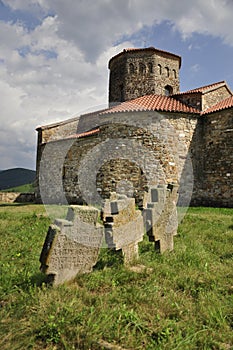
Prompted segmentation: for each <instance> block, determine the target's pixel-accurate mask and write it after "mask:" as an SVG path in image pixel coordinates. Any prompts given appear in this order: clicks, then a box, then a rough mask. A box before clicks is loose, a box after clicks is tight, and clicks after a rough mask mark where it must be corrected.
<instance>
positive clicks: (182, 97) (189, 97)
mask: <svg viewBox="0 0 233 350" xmlns="http://www.w3.org/2000/svg"><path fill="white" fill-rule="evenodd" d="M173 97H174V98H176V99H177V100H179V101H181V102H183V103H185V104H187V105H189V106H192V107H194V108H196V109H198V110H199V111H201V110H202V94H201V93H200V92H197V93H189V94H185V93H184V94H183V93H181V94H179V95H176V96H173Z"/></svg>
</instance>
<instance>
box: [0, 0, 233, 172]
mask: <svg viewBox="0 0 233 350" xmlns="http://www.w3.org/2000/svg"><path fill="white" fill-rule="evenodd" d="M3 2H4V3H5V4H6V5H8V6H10V7H11V8H12V10H20V11H27V14H28V16H29V14H30V13H32V14H33V15H34V16H37V17H38V18H39V19H40V24H39V25H38V26H37V27H36V28H34V29H30V30H29V29H27V27H26V26H25V24H23V21H21V20H20V19H19V21H17V22H12V23H11V22H8V23H6V22H4V21H0V43H1V44H0V93H1V126H2V130H4V133H3V135H2V134H1V144H2V146H1V147H2V148H1V150H2V152H3V153H1V154H4V156H2V157H1V163H0V169H2V168H4V167H7V166H9V164H11V166H14V164H13V163H14V162H15V164H16V158H15V157H16V154H18V158H19V162H20V161H21V163H22V165H26V164H29V163H30V162H31V161H32V159H33V157H35V155H34V153H33V152H34V150H35V134H34V132H33V130H34V129H35V127H36V126H37V125H39V124H45V123H49V122H53V121H55V120H61V119H65V118H67V117H70V116H72V115H74V114H76V113H77V112H79V111H84V110H86V109H88V108H89V107H91V106H97V108H98V106H99V105H102V104H105V103H106V102H107V89H108V69H107V62H108V60H109V59H110V57H111V56H113V55H114V54H116V53H118V52H119V51H121V50H122V49H123V48H124V47H129V46H133V44H132V43H131V42H122V41H123V39H122V38H123V37H124V38H127V36H128V37H129V36H130V35H131V34H133V33H135V32H137V31H139V30H140V29H141V28H142V27H143V26H145V25H147V26H152V25H153V24H154V23H159V22H161V21H163V20H169V21H170V22H172V23H173V26H174V28H176V29H178V30H179V31H180V32H181V33H182V35H183V37H184V38H185V37H187V36H190V35H192V33H194V32H198V33H208V34H211V35H216V36H220V37H221V38H223V40H224V41H225V42H226V43H228V44H229V45H232V46H233V31H232V30H231V26H232V13H233V5H232V2H231V1H226V0H209V1H208V2H207V1H203V0H193V1H192V2H190V1H186V0H180V1H178V0H165V1H161V0H119V1H116V0H96V1H93V0H76V1H73V0H66V1H64V0H56V1H51V0H4V1H3ZM42 14H44V17H43V16H42ZM45 14H47V15H46V16H45ZM51 14H52V15H51ZM115 42H120V44H119V45H118V46H115V47H114V43H115ZM192 69H193V70H195V69H198V67H193V68H192ZM12 138H13V139H14V142H12V143H11V141H10V140H12ZM6 152H7V153H8V157H7V156H6ZM10 152H11V153H10ZM4 159H5V160H4ZM6 159H8V161H6ZM10 159H11V160H10ZM17 164H18V163H17Z"/></svg>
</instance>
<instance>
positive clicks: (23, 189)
mask: <svg viewBox="0 0 233 350" xmlns="http://www.w3.org/2000/svg"><path fill="white" fill-rule="evenodd" d="M2 192H20V193H33V192H35V185H34V184H33V183H32V184H26V185H21V186H17V187H12V188H8V189H6V190H2Z"/></svg>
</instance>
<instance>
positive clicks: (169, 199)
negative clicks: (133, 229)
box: [143, 184, 178, 253]
mask: <svg viewBox="0 0 233 350" xmlns="http://www.w3.org/2000/svg"><path fill="white" fill-rule="evenodd" d="M177 190H178V186H177V185H173V184H169V185H168V186H165V185H164V186H159V187H157V188H154V187H153V188H150V190H149V195H148V194H147V198H149V199H150V200H152V202H149V203H147V206H146V208H145V209H144V211H143V218H144V226H145V230H146V232H147V235H148V236H149V240H150V241H151V242H155V248H156V249H159V251H160V252H161V253H163V252H165V251H166V250H173V236H174V235H175V234H176V233H177V227H178V219H177V210H176V202H177V198H178V192H177Z"/></svg>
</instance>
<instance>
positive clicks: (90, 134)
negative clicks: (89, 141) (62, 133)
mask: <svg viewBox="0 0 233 350" xmlns="http://www.w3.org/2000/svg"><path fill="white" fill-rule="evenodd" d="M99 131H100V129H99V128H96V129H92V130H88V131H85V132H82V133H79V134H73V135H69V136H67V137H65V139H81V138H83V137H87V136H92V135H96V134H98V133H99Z"/></svg>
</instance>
